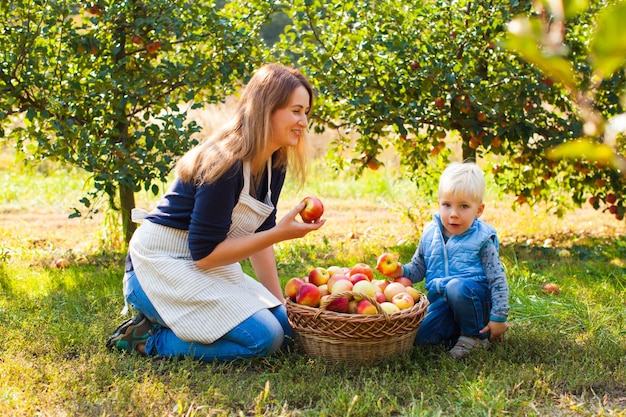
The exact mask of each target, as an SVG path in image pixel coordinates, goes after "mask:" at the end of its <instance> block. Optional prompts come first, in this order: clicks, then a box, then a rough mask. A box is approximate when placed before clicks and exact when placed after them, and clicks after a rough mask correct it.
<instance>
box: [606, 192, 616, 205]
mask: <svg viewBox="0 0 626 417" xmlns="http://www.w3.org/2000/svg"><path fill="white" fill-rule="evenodd" d="M616 201H617V195H615V194H614V193H608V194H607V195H606V202H607V203H609V204H613V203H615V202H616Z"/></svg>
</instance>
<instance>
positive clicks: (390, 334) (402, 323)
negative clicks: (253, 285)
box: [287, 291, 428, 362]
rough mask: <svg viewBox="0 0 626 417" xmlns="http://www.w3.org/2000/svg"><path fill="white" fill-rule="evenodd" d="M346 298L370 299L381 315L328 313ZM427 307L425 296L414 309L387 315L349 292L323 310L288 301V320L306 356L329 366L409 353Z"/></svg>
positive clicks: (360, 295) (338, 294) (335, 297)
mask: <svg viewBox="0 0 626 417" xmlns="http://www.w3.org/2000/svg"><path fill="white" fill-rule="evenodd" d="M342 296H358V297H361V298H365V299H368V300H369V301H370V302H371V303H372V304H374V305H375V306H376V308H377V309H378V312H379V313H380V314H348V313H338V312H334V311H329V310H326V306H327V305H328V304H330V302H331V301H332V300H335V299H337V298H339V297H342ZM427 307H428V300H427V299H426V296H425V295H424V294H421V296H420V299H419V300H418V301H417V302H416V303H415V305H414V306H413V307H411V308H409V309H406V310H400V311H399V312H396V313H393V314H387V313H385V312H384V311H383V310H382V308H381V307H380V304H379V303H378V302H377V301H376V300H375V299H374V298H372V297H370V296H368V295H367V294H363V293H358V292H353V291H346V292H340V293H336V294H332V295H331V296H330V297H329V298H328V299H327V300H325V302H324V303H322V305H321V306H320V307H319V308H314V307H308V306H304V305H300V304H297V303H294V302H293V301H291V300H289V299H287V316H288V317H289V322H290V323H291V325H292V326H293V328H294V329H295V331H296V340H297V341H298V343H299V344H300V345H301V347H302V348H303V350H304V352H305V353H306V354H308V355H311V356H314V357H319V358H322V359H324V360H327V361H329V362H362V361H371V360H377V359H383V358H387V357H390V356H393V355H403V354H406V353H408V352H409V351H410V350H411V348H412V347H413V341H414V340H415V335H416V334H417V329H418V328H419V325H420V323H421V322H422V320H423V319H424V316H425V314H426V308H427Z"/></svg>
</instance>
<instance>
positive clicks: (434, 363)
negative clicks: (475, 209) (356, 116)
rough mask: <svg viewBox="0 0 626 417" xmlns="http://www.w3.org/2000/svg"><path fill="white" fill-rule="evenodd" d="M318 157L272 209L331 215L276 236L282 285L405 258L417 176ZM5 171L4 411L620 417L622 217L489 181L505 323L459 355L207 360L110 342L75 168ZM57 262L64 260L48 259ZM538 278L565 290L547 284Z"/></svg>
mask: <svg viewBox="0 0 626 417" xmlns="http://www.w3.org/2000/svg"><path fill="white" fill-rule="evenodd" d="M315 167H316V168H315V170H314V171H313V172H312V176H311V180H310V182H309V183H307V184H306V185H305V187H304V189H302V190H297V189H295V187H294V186H293V185H292V184H287V186H286V189H285V191H284V198H283V200H282V201H281V206H280V207H279V211H280V212H281V213H282V212H284V211H286V210H288V209H289V208H290V207H292V206H293V205H294V204H296V203H297V202H298V201H299V200H300V199H301V198H302V197H303V196H304V195H305V194H316V195H318V196H319V197H320V198H321V199H322V200H323V201H324V203H325V205H326V207H327V210H326V215H325V216H324V217H326V218H327V219H328V222H327V224H326V225H325V226H324V228H322V229H321V230H320V231H319V232H318V233H315V234H311V235H309V236H307V237H305V238H303V239H301V240H298V241H292V242H284V243H281V244H279V245H277V248H276V249H277V259H278V263H279V269H280V274H281V278H282V279H283V283H284V282H286V280H287V279H289V278H291V277H292V276H300V275H303V274H305V273H306V272H307V271H308V270H309V269H310V268H311V267H313V266H317V265H320V266H329V265H331V264H338V265H346V266H351V265H352V264H355V263H357V262H366V263H369V264H372V265H373V264H374V262H375V260H376V257H377V255H378V254H380V253H381V252H383V251H387V250H391V251H395V252H397V253H399V254H400V256H401V260H403V261H405V262H406V261H408V260H409V259H410V257H411V255H412V254H413V252H414V250H415V247H416V244H417V241H418V239H419V233H420V231H421V227H422V225H423V224H424V222H426V221H428V220H429V219H430V216H431V215H432V213H433V211H434V206H433V205H432V204H428V203H427V202H426V201H425V200H424V198H423V197H422V196H421V195H420V194H419V192H418V190H417V189H416V187H415V186H414V185H413V184H411V183H408V182H406V181H402V180H398V179H396V178H395V177H394V176H393V175H392V173H391V172H390V170H387V169H381V170H379V171H376V172H373V171H369V172H367V173H366V175H365V176H364V177H363V178H361V179H360V180H358V181H354V180H353V179H352V178H351V177H350V176H348V175H339V176H336V175H334V174H333V173H331V172H330V171H329V170H327V169H325V168H323V167H322V166H321V165H320V164H316V165H315ZM0 178H2V183H3V187H2V188H1V189H0V242H2V244H1V246H0V326H1V327H0V329H1V331H2V335H3V337H2V340H1V341H0V375H2V377H1V378H0V415H7V416H122V415H123V416H316V417H317V416H394V415H397V416H503V415H511V416H546V415H549V416H600V415H602V416H626V304H625V300H626V262H625V259H626V226H625V223H624V222H618V221H616V220H614V219H613V218H612V217H610V216H608V215H603V214H601V213H599V212H595V211H593V210H592V209H580V210H577V211H575V212H572V213H569V214H568V215H567V216H566V217H565V218H563V219H557V218H553V217H550V216H547V215H545V214H543V213H542V211H540V210H532V209H529V208H518V209H517V210H515V211H514V210H512V209H511V208H510V200H509V199H507V198H506V196H498V195H497V193H495V192H494V191H493V190H490V192H489V198H488V200H487V201H486V203H487V207H486V212H485V215H484V219H485V220H487V221H488V222H490V223H492V224H493V225H494V226H495V227H496V228H497V229H498V232H499V234H500V238H501V240H502V250H501V253H502V258H503V262H504V264H505V268H506V271H507V276H508V280H509V285H510V287H511V298H510V303H511V314H510V323H511V326H512V327H511V330H510V331H509V332H507V335H506V340H505V342H504V343H503V344H497V345H494V347H493V348H492V349H491V350H490V351H488V352H479V353H477V354H476V355H472V356H471V357H468V358H466V359H464V360H462V361H456V360H454V359H452V358H450V357H448V356H447V355H445V354H444V353H445V350H443V349H442V348H439V347H430V348H414V349H413V350H412V351H411V352H410V354H408V355H406V356H403V357H401V358H389V359H388V360H383V361H380V362H376V363H371V364H365V365H363V366H353V365H350V364H332V363H325V362H324V361H323V360H320V359H312V358H309V357H307V356H306V355H305V354H303V352H301V351H299V350H298V349H297V348H296V347H293V348H291V349H289V350H286V351H283V352H280V353H278V354H276V355H274V356H271V357H268V358H264V359H258V360H252V361H248V362H236V363H224V364H203V363H197V362H193V361H188V360H177V361H172V360H161V359H154V358H143V357H139V356H134V355H125V354H120V353H114V352H109V351H108V350H107V349H106V348H105V346H104V341H105V340H106V338H107V337H108V335H109V334H110V332H111V331H112V329H114V328H115V326H116V325H117V324H118V323H119V322H120V320H121V317H120V315H119V311H120V310H121V308H122V306H123V301H122V288H121V278H122V269H123V258H124V255H125V253H124V251H123V250H121V249H120V248H119V237H117V235H116V234H115V233H113V232H112V230H114V229H115V227H116V226H117V225H116V222H115V219H114V218H113V217H111V216H106V215H103V214H101V213H100V214H96V215H95V216H94V218H93V219H72V220H69V219H67V215H68V214H69V212H70V209H69V208H70V207H72V206H74V205H76V204H77V201H78V199H79V198H80V197H81V196H82V193H83V192H84V176H83V175H81V174H80V173H77V172H75V171H71V170H63V169H59V168H58V167H56V166H55V165H54V164H44V165H41V166H39V167H37V168H36V169H25V168H22V167H21V166H18V165H15V164H14V163H13V161H12V159H11V158H9V157H6V156H4V157H3V158H2V159H0ZM155 201H156V199H155V198H154V197H151V196H147V195H140V196H139V200H138V205H140V206H142V207H144V208H151V205H153V204H154V203H155ZM61 257H64V258H66V259H68V260H69V261H70V266H69V267H68V268H65V269H58V268H55V267H54V262H55V260H56V259H58V258H61ZM244 267H245V268H246V269H247V270H248V271H251V269H250V267H249V265H248V264H247V263H246V264H244ZM547 282H554V283H556V284H557V285H559V287H560V289H561V291H560V293H559V294H558V295H548V294H544V293H543V292H542V286H543V284H544V283H547ZM418 288H420V286H419V285H418Z"/></svg>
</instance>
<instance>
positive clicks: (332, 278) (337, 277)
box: [326, 274, 349, 291]
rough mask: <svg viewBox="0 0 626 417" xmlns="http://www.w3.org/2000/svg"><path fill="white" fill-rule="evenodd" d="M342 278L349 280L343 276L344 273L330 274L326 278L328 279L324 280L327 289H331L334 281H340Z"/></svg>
mask: <svg viewBox="0 0 626 417" xmlns="http://www.w3.org/2000/svg"><path fill="white" fill-rule="evenodd" d="M342 279H345V280H346V281H349V279H348V277H347V276H345V275H344V274H333V275H331V276H330V278H328V281H326V285H328V291H332V289H333V285H335V282H337V281H340V280H342Z"/></svg>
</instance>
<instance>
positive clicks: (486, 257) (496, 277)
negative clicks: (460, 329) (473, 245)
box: [480, 242, 509, 341]
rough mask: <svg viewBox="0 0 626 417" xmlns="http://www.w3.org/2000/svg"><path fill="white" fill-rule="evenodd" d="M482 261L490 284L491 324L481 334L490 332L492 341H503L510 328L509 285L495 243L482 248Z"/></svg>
mask: <svg viewBox="0 0 626 417" xmlns="http://www.w3.org/2000/svg"><path fill="white" fill-rule="evenodd" d="M480 260H481V262H482V264H483V269H484V271H485V276H486V277H487V281H488V283H489V292H490V293H491V312H490V314H489V323H488V324H487V326H485V328H484V329H482V330H481V333H487V332H489V339H490V340H491V341H494V340H499V341H502V340H503V335H504V332H506V330H507V329H508V327H509V326H508V324H507V323H506V321H507V317H508V315H509V285H508V283H507V281H506V275H505V273H504V268H503V267H502V262H500V256H499V255H498V249H497V248H496V246H495V245H494V244H493V242H488V243H487V244H486V245H485V246H484V247H483V248H482V250H481V252H480Z"/></svg>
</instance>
